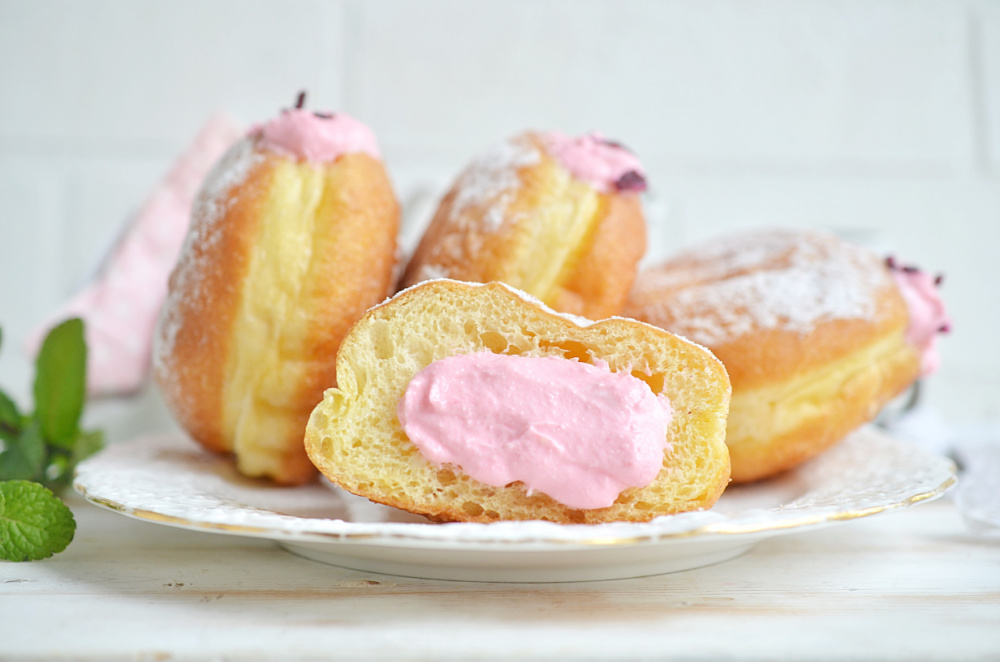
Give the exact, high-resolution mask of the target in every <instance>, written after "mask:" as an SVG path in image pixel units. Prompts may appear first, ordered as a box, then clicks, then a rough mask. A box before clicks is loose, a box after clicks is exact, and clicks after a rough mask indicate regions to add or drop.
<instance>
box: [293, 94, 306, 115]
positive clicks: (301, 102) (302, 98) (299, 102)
mask: <svg viewBox="0 0 1000 662" xmlns="http://www.w3.org/2000/svg"><path fill="white" fill-rule="evenodd" d="M305 105H306V91H305V90H302V91H301V92H299V96H297V97H296V98H295V108H296V110H302V108H303V107H304V106H305Z"/></svg>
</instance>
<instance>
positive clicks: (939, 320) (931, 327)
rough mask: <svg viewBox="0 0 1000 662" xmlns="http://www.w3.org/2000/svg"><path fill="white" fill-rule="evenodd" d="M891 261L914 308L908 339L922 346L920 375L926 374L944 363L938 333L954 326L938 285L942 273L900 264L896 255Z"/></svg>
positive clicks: (893, 274)
mask: <svg viewBox="0 0 1000 662" xmlns="http://www.w3.org/2000/svg"><path fill="white" fill-rule="evenodd" d="M887 262H888V265H889V268H890V269H891V271H892V276H893V278H894V279H895V280H896V285H897V286H898V287H899V291H900V293H901V294H902V295H903V299H904V300H905V301H906V307H907V308H908V309H909V312H910V324H909V326H908V327H907V329H906V340H907V342H909V343H910V344H911V345H913V346H914V347H917V348H918V349H919V350H920V354H921V361H920V376H921V377H926V376H928V375H930V374H932V373H934V372H935V371H936V370H937V369H938V367H939V366H940V364H941V357H940V355H939V354H938V349H937V336H938V334H939V333H948V332H949V331H950V330H951V318H950V317H948V311H947V310H945V306H944V301H943V300H942V299H941V295H940V294H939V293H938V289H937V286H938V284H939V283H940V277H938V278H935V277H934V276H931V275H930V274H929V273H926V272H924V271H920V270H918V269H915V268H913V267H899V266H897V265H896V264H895V262H894V261H893V260H892V259H889V260H888V261H887Z"/></svg>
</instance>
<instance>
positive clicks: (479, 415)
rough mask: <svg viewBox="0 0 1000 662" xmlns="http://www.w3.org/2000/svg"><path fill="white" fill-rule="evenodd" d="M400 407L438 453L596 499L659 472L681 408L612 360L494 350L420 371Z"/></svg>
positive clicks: (415, 432)
mask: <svg viewBox="0 0 1000 662" xmlns="http://www.w3.org/2000/svg"><path fill="white" fill-rule="evenodd" d="M397 415H398V417H399V421H400V423H401V424H402V426H403V429H404V431H405V432H406V434H407V436H408V437H409V438H410V440H411V441H412V442H413V443H414V444H415V445H416V446H417V448H418V449H419V450H420V453H421V454H422V455H423V456H424V457H425V458H427V459H428V460H430V461H432V462H437V463H442V464H446V463H447V464H453V465H456V466H458V467H460V468H461V469H462V470H463V471H465V473H467V474H468V475H469V476H471V477H472V478H474V479H476V480H478V481H480V482H482V483H486V484H487V485H493V486H496V487H502V486H504V485H507V484H509V483H512V482H515V481H521V482H523V483H524V484H525V486H526V487H527V489H528V491H529V494H530V493H531V492H532V491H535V490H537V491H540V492H543V493H545V494H547V495H548V496H550V497H552V498H553V499H555V500H556V501H558V502H560V503H562V504H563V505H566V506H569V507H571V508H581V509H592V508H605V507H608V506H610V505H612V504H613V503H614V502H615V499H617V498H618V495H619V494H621V492H622V491H623V490H625V489H626V488H629V487H644V486H646V485H648V484H649V483H651V482H652V481H653V480H654V479H655V478H656V476H657V475H658V474H659V472H660V469H661V468H662V466H663V455H664V452H666V451H669V444H668V443H667V429H668V427H669V425H670V421H671V418H672V416H673V412H672V409H671V405H670V402H669V400H668V399H667V398H666V396H663V395H659V396H657V395H654V394H653V392H652V391H651V390H650V389H649V387H648V386H647V385H646V384H645V383H644V382H642V381H641V380H639V379H637V378H636V377H633V376H632V375H631V374H629V373H628V372H627V371H622V372H611V371H610V370H609V368H608V365H607V364H606V363H603V362H598V365H590V364H587V363H580V362H577V361H570V360H566V359H563V358H557V357H551V356H549V357H524V356H514V355H503V354H494V353H492V352H488V351H486V352H477V353H474V354H466V355H457V356H452V357H449V358H445V359H443V360H440V361H436V362H434V363H432V364H430V365H429V366H428V367H426V368H425V369H423V370H422V371H420V372H419V373H417V375H416V376H415V377H414V378H413V379H412V380H411V381H410V383H409V385H408V386H407V389H406V393H405V394H404V396H403V398H402V399H401V400H400V402H399V405H398V408H397Z"/></svg>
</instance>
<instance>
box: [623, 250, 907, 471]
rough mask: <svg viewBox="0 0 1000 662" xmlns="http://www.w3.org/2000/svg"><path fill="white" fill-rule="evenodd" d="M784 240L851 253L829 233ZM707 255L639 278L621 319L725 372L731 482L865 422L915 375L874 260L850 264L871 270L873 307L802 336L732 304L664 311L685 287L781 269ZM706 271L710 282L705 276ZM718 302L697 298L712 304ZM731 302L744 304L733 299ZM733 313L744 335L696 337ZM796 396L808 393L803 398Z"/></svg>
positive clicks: (892, 297) (896, 301) (790, 463)
mask: <svg viewBox="0 0 1000 662" xmlns="http://www.w3.org/2000/svg"><path fill="white" fill-rule="evenodd" d="M791 236H792V237H793V238H794V239H793V242H792V243H794V242H797V241H800V242H803V244H806V245H815V246H820V247H822V250H824V251H832V254H833V255H837V254H838V251H847V250H852V251H856V250H858V249H856V248H855V247H850V246H849V245H848V244H846V242H841V241H840V240H838V239H835V238H833V237H832V236H827V235H822V234H814V233H801V235H796V234H794V233H792V234H791ZM767 238H768V235H766V234H762V235H747V236H746V237H745V240H746V250H747V251H752V250H753V249H754V248H755V247H756V245H757V244H756V242H758V241H764V240H766V239H767ZM716 255H717V254H713V253H712V252H711V251H710V250H709V247H708V246H706V247H705V248H704V249H703V250H699V249H695V250H692V251H688V252H687V253H685V254H683V255H681V256H679V257H678V258H676V259H673V260H669V261H668V262H666V263H664V264H661V265H659V266H657V267H653V268H651V269H649V270H647V271H645V272H643V273H642V274H640V276H639V278H638V279H637V281H636V284H635V286H634V287H633V290H632V292H631V294H630V297H629V301H628V304H627V305H626V310H625V314H626V315H628V316H630V317H634V318H636V319H640V320H643V321H646V322H649V323H651V324H655V325H656V326H659V327H661V328H664V329H667V330H669V331H673V332H674V333H678V334H680V335H683V336H686V337H689V338H690V339H691V340H693V341H695V342H698V343H700V344H703V345H705V346H706V347H708V348H709V349H710V350H711V351H712V352H713V353H714V354H715V355H716V356H717V357H718V358H719V359H720V360H721V361H722V362H723V364H724V365H725V366H726V370H727V371H728V372H729V377H730V380H731V382H732V386H733V399H732V404H731V410H730V417H729V429H728V432H727V438H726V442H727V444H728V445H729V448H730V454H731V459H732V477H733V481H734V482H747V481H751V480H758V479H761V478H766V477H768V476H771V475H774V474H776V473H779V472H781V471H784V470H786V469H790V468H793V467H795V466H797V465H798V464H800V463H801V462H803V461H805V460H807V459H809V458H811V457H813V456H815V455H816V454H818V453H820V452H821V451H823V450H825V449H827V448H829V447H830V446H832V445H834V444H835V443H837V442H838V441H840V439H842V438H843V437H844V436H846V435H847V434H848V433H849V432H850V431H852V430H854V429H855V428H857V427H858V426H860V425H862V424H864V423H865V422H867V421H870V420H872V419H873V418H874V417H875V416H876V415H877V414H878V412H879V410H880V409H881V408H882V407H883V406H884V405H885V404H886V403H887V402H889V401H890V400H891V399H892V398H894V397H895V396H897V395H899V394H900V393H901V392H902V391H904V390H905V389H906V388H907V387H908V386H909V385H910V384H911V383H912V382H913V381H914V380H915V379H916V378H917V375H918V372H919V357H918V355H917V352H916V351H915V350H914V349H913V348H911V347H910V346H909V345H907V344H906V342H905V339H904V336H903V333H904V331H905V329H906V327H907V325H908V323H909V312H908V310H907V307H906V303H905V301H904V300H903V297H902V295H901V294H900V292H899V290H898V289H897V287H896V285H895V284H894V282H893V280H892V277H891V275H890V274H889V272H888V269H887V268H884V267H883V266H882V265H880V264H878V259H877V258H876V257H875V256H870V259H868V258H867V257H862V258H859V260H860V261H859V265H860V266H859V268H861V269H866V270H870V271H871V272H872V275H871V277H870V289H869V291H868V292H867V296H869V297H870V299H871V301H872V302H873V306H872V311H871V314H869V315H867V316H864V317H859V318H841V319H828V318H827V319H819V320H816V321H815V323H814V324H812V326H811V328H810V329H808V330H806V331H802V330H800V329H794V330H789V329H787V328H783V327H782V325H781V324H777V325H771V326H769V327H766V328H765V327H763V326H760V325H757V324H755V323H754V320H756V319H758V316H755V315H753V314H751V312H752V311H748V310H742V309H739V308H725V309H722V308H721V307H720V308H716V309H713V308H712V307H711V306H708V305H706V306H703V307H700V308H698V311H697V315H696V316H694V317H692V316H691V315H690V313H691V311H692V310H693V307H692V306H695V305H696V304H692V305H690V306H689V305H677V306H673V305H670V302H672V301H677V300H678V297H681V296H683V295H684V294H685V293H686V292H687V291H688V290H689V288H701V289H699V290H697V291H698V292H700V293H705V292H709V293H710V292H711V290H710V288H713V287H722V286H723V285H724V283H725V280H726V279H727V278H732V277H737V276H745V275H748V274H753V273H754V272H765V271H771V270H780V269H781V268H782V267H783V266H786V265H787V263H788V255H787V254H783V255H772V256H771V258H770V259H768V260H764V261H761V262H758V263H747V264H743V265H742V268H739V269H727V268H722V267H720V268H718V269H714V268H713V265H710V264H707V263H706V261H707V260H709V259H712V258H713V257H715V256H716ZM873 265H874V266H873ZM816 268H817V270H818V269H820V265H818V264H817V266H816ZM879 270H881V271H882V272H884V273H882V272H880V271H879ZM709 274H715V275H717V276H718V277H719V279H718V280H714V279H713V278H711V277H706V275H709ZM859 282H869V281H868V280H865V279H857V280H856V281H854V284H853V286H855V287H857V283H859ZM723 299H724V297H720V298H718V299H717V298H715V297H713V296H711V295H710V294H709V295H707V296H705V297H704V300H705V301H712V302H713V304H718V302H719V301H722V300H723ZM734 301H737V302H738V303H737V305H742V304H743V302H742V301H741V300H740V299H739V298H735V299H734ZM665 304H666V305H665ZM685 313H688V314H685ZM734 316H736V317H739V321H740V324H741V328H743V329H744V332H741V333H738V334H731V335H730V336H729V337H726V338H725V339H723V340H718V339H717V338H715V337H714V336H712V335H711V334H709V335H702V334H703V333H704V329H706V328H708V329H720V328H723V327H724V326H725V324H726V322H725V321H724V320H727V319H728V320H732V319H733V318H734ZM695 317H696V318H695ZM792 386H794V388H791V387H792ZM805 393H814V394H815V397H813V396H810V397H805V396H804V395H803V394H805ZM781 420H798V421H799V424H797V425H796V426H795V427H794V428H792V429H782V428H781V424H780V423H779V422H778V421H781Z"/></svg>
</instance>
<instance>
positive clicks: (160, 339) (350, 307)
mask: <svg viewBox="0 0 1000 662" xmlns="http://www.w3.org/2000/svg"><path fill="white" fill-rule="evenodd" d="M303 100H304V99H303V97H301V96H300V97H299V103H298V104H297V105H296V107H295V108H291V109H287V110H285V111H283V112H282V113H281V114H280V115H279V116H278V117H276V118H274V119H273V120H271V121H269V122H267V123H265V124H263V125H260V126H257V127H255V128H253V129H252V130H251V131H250V132H249V133H248V134H247V135H246V137H245V138H243V139H242V140H240V141H239V142H238V143H237V144H236V145H235V146H234V147H233V148H232V149H231V150H230V151H229V152H228V153H227V154H226V155H225V156H224V157H223V158H222V160H221V161H220V162H219V163H218V164H217V165H216V166H215V168H214V169H213V170H212V172H211V173H210V174H209V176H208V177H207V178H206V180H205V182H204V184H203V186H202V188H201V191H200V192H199V194H198V196H197V199H196V202H195V204H194V207H193V210H192V219H191V226H190V229H189V231H188V234H187V236H186V238H185V242H184V245H183V248H182V251H181V255H180V257H179V258H178V262H177V264H176V266H175V268H174V270H173V272H172V273H171V276H170V280H169V287H168V295H167V300H166V302H165V304H164V307H163V310H162V312H161V316H160V320H159V324H158V329H157V335H156V342H155V345H156V348H155V357H154V358H155V360H154V368H155V376H156V381H157V383H158V385H159V388H160V391H161V393H162V394H163V397H164V400H165V402H166V404H167V406H168V408H169V409H170V410H171V412H172V413H173V415H174V417H175V418H176V419H177V421H178V423H179V424H180V425H181V427H182V428H184V430H186V431H187V433H188V434H189V435H190V436H191V437H193V438H194V439H195V440H196V441H198V442H199V443H201V444H202V445H204V446H205V447H206V448H208V449H210V450H212V451H217V452H220V453H228V454H232V455H233V457H234V458H235V466H236V469H237V470H238V471H239V472H240V473H242V474H244V475H246V476H251V477H265V478H269V479H272V480H273V481H275V482H277V483H281V484H297V483H301V482H304V481H306V480H308V479H310V478H311V477H314V476H315V475H316V471H315V468H314V467H313V465H312V463H311V462H310V461H309V458H308V457H307V456H306V453H305V449H304V446H303V442H302V440H303V435H304V433H305V425H306V421H307V420H308V418H309V414H310V412H311V411H312V409H313V408H314V407H315V406H316V404H317V403H318V402H319V401H320V400H321V399H322V395H323V390H324V389H326V388H327V387H329V386H331V385H333V384H334V379H335V372H336V361H335V357H336V352H337V348H338V347H339V345H340V342H341V340H342V339H343V337H344V336H345V335H346V333H347V331H348V329H349V328H350V326H351V325H352V324H353V323H354V322H355V321H356V320H357V319H358V318H359V317H361V314H362V313H363V312H364V311H365V310H366V309H367V308H369V307H371V306H372V305H374V304H376V303H378V302H379V301H381V300H383V299H384V298H385V297H386V296H387V295H388V294H390V293H391V291H392V287H393V282H392V280H393V270H394V264H395V261H396V260H395V252H396V234H397V229H398V225H399V206H398V204H397V202H396V198H395V195H394V193H393V190H392V186H391V184H390V182H389V178H388V176H387V174H386V171H385V168H384V167H383V165H382V162H381V160H380V157H379V151H378V147H377V145H376V142H375V137H374V135H373V134H372V132H371V130H370V129H368V128H367V127H366V126H365V125H364V124H362V123H360V122H358V121H357V120H355V119H353V118H351V117H349V116H347V115H344V114H333V113H313V112H308V111H306V110H305V109H304V108H302V105H303Z"/></svg>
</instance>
